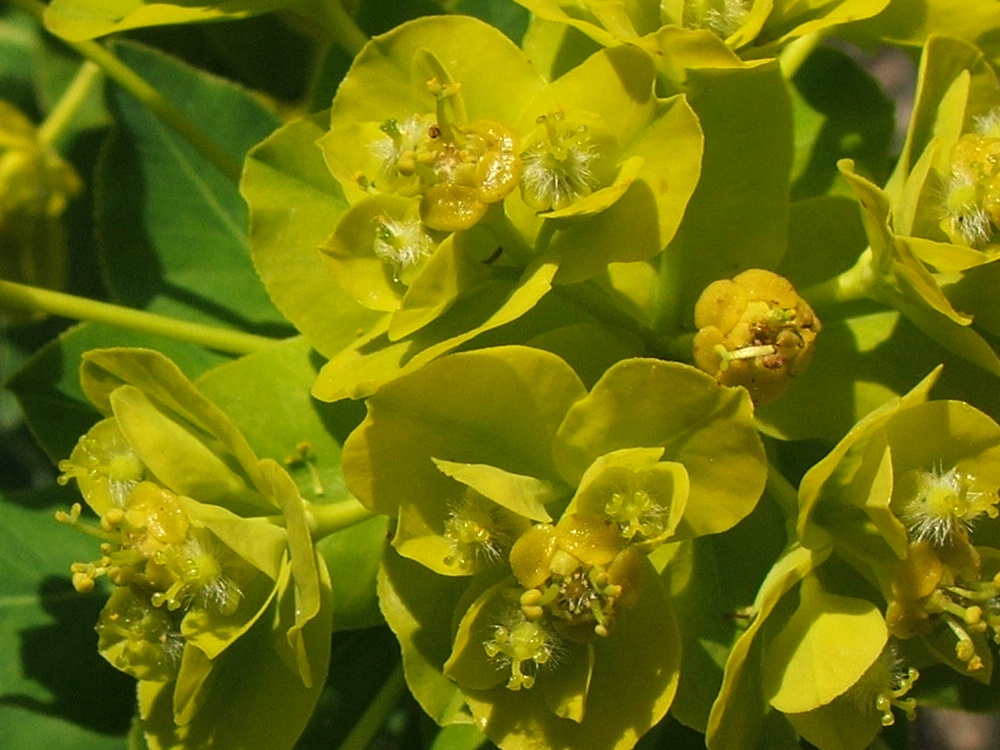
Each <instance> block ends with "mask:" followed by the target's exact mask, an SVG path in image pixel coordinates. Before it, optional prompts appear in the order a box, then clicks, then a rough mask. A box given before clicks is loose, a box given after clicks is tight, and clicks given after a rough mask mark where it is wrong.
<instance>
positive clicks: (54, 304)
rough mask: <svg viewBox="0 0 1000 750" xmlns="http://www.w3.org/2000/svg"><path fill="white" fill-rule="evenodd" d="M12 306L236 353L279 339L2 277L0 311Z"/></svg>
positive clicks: (251, 349)
mask: <svg viewBox="0 0 1000 750" xmlns="http://www.w3.org/2000/svg"><path fill="white" fill-rule="evenodd" d="M11 309H12V310H27V311H31V312H45V313H49V314H51V315H59V316H61V317H64V318H72V319H74V320H93V321H96V322H99V323H107V324H109V325H113V326H119V327H121V328H128V329H130V330H133V331H139V332H142V333H151V334H155V335H158V336H164V337H166V338H170V339H175V340H177V341H187V342H190V343H192V344H197V345H199V346H204V347H206V348H208V349H216V350H218V351H223V352H230V353H233V354H249V353H251V352H255V351H259V350H261V349H264V348H265V347H267V346H270V345H271V344H273V343H274V341H275V339H270V338H267V337H265V336H257V335H254V334H252V333H244V332H242V331H231V330H228V329H225V328H217V327H215V326H208V325H203V324H201V323H189V322H187V321H183V320H178V319H177V318H171V317H167V316H164V315H155V314H153V313H149V312H145V311H143V310H133V309H131V308H128V307H122V306H121V305H114V304H111V303H109V302H98V301H97V300H92V299H87V298H86V297H77V296H76V295H73V294H65V293H63V292H54V291H52V290H50V289H41V288H39V287H34V286H28V285H27V284H18V283H16V282H13V281H3V280H0V310H11Z"/></svg>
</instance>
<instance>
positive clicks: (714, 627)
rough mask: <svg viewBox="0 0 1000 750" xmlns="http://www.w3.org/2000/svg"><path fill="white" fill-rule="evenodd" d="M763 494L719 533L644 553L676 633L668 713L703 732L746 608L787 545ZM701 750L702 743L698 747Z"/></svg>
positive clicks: (775, 510)
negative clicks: (673, 691) (676, 662)
mask: <svg viewBox="0 0 1000 750" xmlns="http://www.w3.org/2000/svg"><path fill="white" fill-rule="evenodd" d="M782 525H783V515H782V513H781V511H780V509H779V507H778V504H777V503H775V502H774V501H773V498H772V497H771V494H770V492H765V494H764V497H763V498H762V500H761V502H760V503H758V504H757V507H756V508H755V509H754V511H753V513H751V514H750V516H748V517H747V518H746V519H744V520H743V521H742V522H741V523H738V524H737V525H736V526H734V527H733V528H731V529H729V530H728V531H724V532H722V533H721V534H711V535H708V536H702V537H696V538H694V539H687V540H685V541H683V542H675V543H669V544H666V545H664V546H663V547H660V548H658V549H656V550H654V552H653V553H652V555H650V560H651V561H652V562H653V564H654V565H655V566H656V567H657V569H662V572H661V574H660V575H661V576H662V578H663V581H664V586H665V587H666V589H667V593H668V595H669V596H670V599H671V602H673V605H674V608H675V610H676V613H677V619H678V621H679V623H680V631H681V638H682V644H681V657H682V662H681V680H680V686H679V687H678V691H677V697H676V699H675V700H674V703H673V705H672V706H671V707H670V712H671V714H672V715H673V716H674V717H676V718H677V720H678V721H680V722H681V723H683V724H685V725H687V726H689V727H693V728H695V729H697V730H698V731H699V732H705V731H706V729H707V727H708V720H709V714H710V712H711V709H712V703H713V701H715V699H716V696H717V695H718V693H719V691H720V689H721V687H722V684H723V669H724V667H725V665H726V661H727V659H728V657H729V652H730V649H731V648H732V646H733V644H734V643H735V642H736V640H737V639H738V638H740V637H741V636H742V635H743V632H744V628H745V627H746V626H747V625H749V624H750V623H751V622H752V621H753V617H754V611H755V610H754V608H753V606H752V605H753V602H754V599H755V597H756V594H757V591H758V589H760V587H761V584H762V582H763V581H764V579H765V577H766V576H767V575H768V573H769V571H770V569H771V566H772V565H773V564H774V561H775V560H776V559H778V558H779V557H780V556H781V552H782V548H783V547H784V546H785V544H786V543H787V539H786V538H785V534H784V533H783V531H782ZM702 746H704V743H703V742H702Z"/></svg>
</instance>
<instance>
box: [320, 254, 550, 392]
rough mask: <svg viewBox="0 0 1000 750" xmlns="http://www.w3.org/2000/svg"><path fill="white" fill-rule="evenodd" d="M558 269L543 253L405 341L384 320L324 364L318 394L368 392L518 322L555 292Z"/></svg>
mask: <svg viewBox="0 0 1000 750" xmlns="http://www.w3.org/2000/svg"><path fill="white" fill-rule="evenodd" d="M556 269H557V266H556V264H555V263H554V262H553V261H552V260H551V258H550V257H548V256H543V257H541V258H538V259H537V260H536V261H535V262H533V263H532V264H531V265H529V266H528V268H527V269H525V271H524V273H523V275H522V276H521V277H520V278H517V279H513V280H512V279H508V278H505V277H502V276H498V277H496V278H494V279H492V280H491V281H490V282H489V283H488V284H485V285H483V286H482V287H480V288H479V289H478V290H477V293H476V294H475V295H471V296H469V297H463V298H462V299H460V300H456V302H455V304H454V305H452V307H451V308H450V309H449V310H448V312H447V313H446V314H444V315H442V316H441V317H440V318H438V319H437V320H435V321H433V322H432V323H430V324H428V325H426V326H424V327H423V328H421V329H420V330H419V331H417V332H416V333H414V334H413V335H412V336H409V337H407V338H405V339H402V340H400V341H391V340H390V339H389V338H388V336H387V330H388V327H389V320H388V318H386V319H384V320H383V321H382V322H381V323H378V324H376V325H374V326H373V327H372V328H371V330H370V331H369V332H368V333H367V335H365V336H363V337H361V338H359V339H357V340H356V341H355V342H354V343H353V344H351V345H350V346H349V347H347V348H345V349H344V350H342V351H341V352H340V353H338V354H337V355H336V356H334V357H333V358H332V359H331V360H330V361H329V362H327V364H326V365H324V367H323V369H322V370H320V373H319V376H318V377H317V378H316V383H315V384H314V386H313V395H314V396H316V398H318V399H321V400H323V401H337V400H339V399H343V398H361V397H364V396H367V395H369V394H370V393H372V391H374V390H375V389H376V388H378V387H379V386H380V385H382V384H383V383H386V382H388V381H391V380H392V379H393V378H396V377H399V376H400V375H402V374H404V373H407V372H410V371H415V370H417V369H418V368H420V367H422V366H423V365H425V364H426V363H428V362H430V361H432V360H433V359H435V358H436V357H439V356H441V355H442V354H446V353H447V352H449V351H451V350H452V349H455V348H457V347H459V346H461V345H462V344H464V343H466V342H467V341H471V340H472V339H474V338H476V336H478V335H479V334H481V333H485V332H487V331H492V330H493V329H495V328H499V327H500V326H503V325H505V324H507V323H510V322H512V321H514V320H516V319H517V318H519V317H521V316H522V315H524V314H525V313H527V312H528V311H530V310H531V309H532V308H533V307H534V306H535V305H536V304H537V303H538V301H539V300H541V299H542V297H544V296H545V294H546V293H547V292H548V291H549V289H550V288H551V285H552V277H553V276H554V275H555V273H556Z"/></svg>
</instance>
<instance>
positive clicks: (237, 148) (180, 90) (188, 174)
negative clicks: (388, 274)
mask: <svg viewBox="0 0 1000 750" xmlns="http://www.w3.org/2000/svg"><path fill="white" fill-rule="evenodd" d="M116 52H117V54H118V57H119V58H120V59H121V60H122V62H124V63H125V64H127V65H129V66H130V67H131V68H132V69H133V70H135V71H136V72H137V73H138V74H139V75H141V76H142V77H143V78H144V79H146V80H147V82H148V83H150V84H151V85H153V86H155V87H156V88H157V89H158V90H159V92H160V93H161V94H162V95H163V96H164V97H166V98H167V99H168V100H169V101H172V102H176V103H177V105H178V106H179V107H180V108H181V110H182V111H183V112H185V113H186V114H188V116H189V117H191V118H192V119H194V120H195V121H196V122H198V124H199V125H200V126H201V127H203V128H204V129H205V130H206V134H207V135H208V136H209V137H210V138H212V139H213V140H214V141H215V142H216V143H217V144H218V145H219V146H221V147H222V148H223V149H224V150H225V151H226V153H227V154H229V155H230V156H231V158H232V159H233V160H234V161H235V162H236V163H237V164H239V163H242V161H243V157H244V155H245V154H246V152H247V150H248V149H249V148H250V146H252V145H253V144H254V143H256V142H257V141H259V140H260V139H261V138H263V137H264V136H265V135H267V134H268V133H270V132H271V131H272V130H273V129H274V128H275V127H276V126H277V124H278V121H277V119H276V118H275V116H274V115H273V114H272V113H271V112H270V111H268V110H267V109H265V108H264V107H263V106H262V105H261V104H260V103H259V102H258V101H257V100H256V99H255V98H253V97H252V96H251V95H250V94H249V93H247V92H246V91H244V90H242V89H240V88H237V87H236V86H235V85H233V84H231V83H228V82H225V81H222V80H220V79H216V78H214V77H211V76H209V75H208V74H205V73H203V72H201V71H198V70H196V69H194V68H190V67H188V66H186V65H184V64H182V63H179V62H177V61H176V60H173V59H171V58H169V57H167V56H165V55H163V54H162V53H160V52H157V51H154V50H151V49H148V48H144V47H140V46H138V45H134V44H120V45H118V46H117V47H116ZM111 103H112V109H113V112H114V115H115V120H116V123H117V124H118V128H117V130H116V131H115V133H114V135H113V136H112V138H111V140H110V142H109V143H108V144H106V147H105V149H104V152H103V155H102V159H101V163H100V167H99V170H98V182H97V186H96V190H97V195H98V210H97V221H98V225H99V226H100V237H101V243H102V255H103V260H104V265H105V269H106V275H107V279H108V283H109V286H110V288H111V290H112V293H113V296H114V297H115V298H116V299H117V300H118V301H120V302H122V303H124V304H126V305H129V306H132V307H137V308H143V309H148V310H150V311H152V312H156V313H160V314H163V315H172V316H176V317H180V318H182V319H187V320H194V321H198V322H205V323H212V324H215V325H220V326H224V327H235V328H239V329H241V330H253V331H256V332H260V333H267V332H269V331H274V330H284V326H285V321H284V319H283V318H282V317H281V315H280V314H279V313H278V312H277V311H276V310H275V309H274V306H273V305H272V304H271V302H270V300H269V299H268V297H267V294H266V293H265V290H264V288H263V287H262V286H261V284H260V282H259V280H258V278H257V275H256V274H255V273H254V270H253V266H252V264H251V262H250V253H249V251H248V248H247V239H246V235H247V218H246V208H245V206H244V204H243V201H242V200H241V198H240V195H239V192H238V191H237V189H236V186H235V185H233V184H232V182H230V181H229V179H228V178H227V177H226V176H225V175H223V174H222V173H221V172H219V171H218V170H217V169H216V168H215V167H214V166H213V165H211V164H210V163H209V162H208V161H207V160H206V159H205V158H204V157H203V156H201V154H199V153H198V152H197V151H196V150H195V149H194V147H192V146H191V145H190V144H189V143H188V142H187V141H186V140H185V139H184V138H183V137H182V136H180V135H178V134H177V133H175V132H173V131H172V130H170V129H169V128H168V127H167V125H165V124H164V123H163V122H162V121H160V120H159V119H157V117H156V116H155V115H154V114H153V113H152V112H151V111H150V110H149V109H148V108H147V107H145V106H144V105H142V104H140V103H139V102H138V101H136V100H135V99H134V98H133V97H132V95H131V94H128V93H126V92H124V91H123V90H121V89H118V88H113V89H112V90H111ZM203 112H212V113H213V117H211V118H203V117H199V113H203Z"/></svg>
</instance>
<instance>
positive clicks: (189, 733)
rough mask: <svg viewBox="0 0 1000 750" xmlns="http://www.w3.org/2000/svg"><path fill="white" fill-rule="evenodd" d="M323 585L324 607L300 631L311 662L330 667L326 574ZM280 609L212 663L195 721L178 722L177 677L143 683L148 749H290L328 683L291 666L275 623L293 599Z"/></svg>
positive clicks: (318, 669)
mask: <svg viewBox="0 0 1000 750" xmlns="http://www.w3.org/2000/svg"><path fill="white" fill-rule="evenodd" d="M322 570H323V571H325V567H324V568H322ZM320 590H321V591H322V592H324V593H323V600H322V602H321V607H320V613H319V615H317V616H316V617H314V618H313V619H312V620H310V621H309V622H308V623H307V624H306V625H305V628H304V631H303V634H302V637H303V638H304V639H305V640H306V642H307V643H308V648H307V651H308V652H309V653H311V654H312V657H311V658H312V661H311V664H312V670H313V671H314V672H315V673H318V674H325V673H326V668H327V667H326V664H327V663H328V661H329V656H330V631H331V627H332V624H331V623H332V621H331V615H332V606H331V600H330V596H329V590H330V588H329V579H328V578H327V579H326V581H325V583H324V584H323V585H322V586H321V588H320ZM277 614H278V616H279V618H280V619H279V621H278V622H272V621H271V618H269V617H266V616H265V617H261V618H260V619H258V620H257V622H256V623H255V624H254V626H253V627H252V628H251V629H250V630H249V631H248V632H247V633H245V634H244V635H243V636H242V637H241V638H239V639H238V640H237V641H236V642H235V643H233V644H232V646H230V647H229V648H228V649H226V651H225V652H224V653H223V654H222V655H220V656H219V657H218V659H217V660H216V661H215V663H213V667H212V672H211V677H210V680H209V682H208V685H207V687H206V688H205V689H206V691H207V692H206V694H205V695H204V696H203V697H202V701H203V703H202V705H201V707H200V710H199V711H198V712H197V714H195V716H194V718H193V719H192V720H191V722H190V723H188V724H185V725H183V726H178V725H177V724H175V723H174V713H173V705H172V703H173V702H172V700H171V693H172V691H173V687H174V684H173V683H169V682H168V683H155V682H145V681H144V682H140V683H139V711H140V718H141V719H142V721H143V729H144V730H145V733H146V740H147V742H148V743H149V747H150V750H167V749H168V748H169V749H171V750H174V749H176V750H182V749H185V748H190V747H198V746H202V747H204V746H209V745H214V746H222V747H244V748H247V750H288V749H289V748H291V747H292V746H293V745H294V744H295V741H296V740H297V739H298V737H299V735H300V734H301V733H302V730H303V729H304V728H305V725H306V723H307V722H308V720H309V718H310V717H311V716H312V713H313V710H314V708H315V705H316V701H317V700H318V698H319V694H320V691H321V689H322V686H323V683H322V681H315V682H314V684H313V685H312V687H306V686H304V685H303V683H302V678H301V676H300V675H299V673H298V670H295V669H292V668H289V666H288V665H287V664H286V663H285V661H284V660H283V659H282V658H281V656H280V655H279V652H278V651H277V650H275V648H274V638H275V637H276V635H277V634H276V633H275V632H274V629H275V628H277V629H278V631H279V632H281V631H284V630H287V628H288V627H289V626H291V625H292V624H293V623H294V606H291V607H289V606H281V607H279V609H278V613H277ZM289 618H291V619H289ZM281 637H284V635H283V633H282V635H281Z"/></svg>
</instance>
